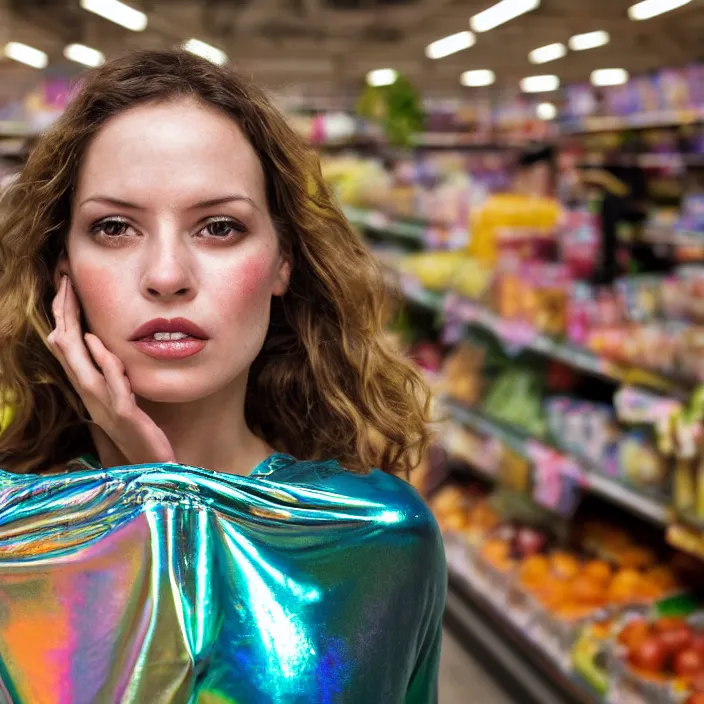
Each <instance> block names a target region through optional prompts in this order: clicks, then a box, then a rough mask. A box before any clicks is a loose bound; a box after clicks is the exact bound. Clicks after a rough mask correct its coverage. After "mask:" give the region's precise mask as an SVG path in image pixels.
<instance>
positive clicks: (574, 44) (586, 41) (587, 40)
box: [567, 30, 611, 51]
mask: <svg viewBox="0 0 704 704" xmlns="http://www.w3.org/2000/svg"><path fill="white" fill-rule="evenodd" d="M610 39H611V37H610V36H609V33H608V32H604V31H603V30H599V31H597V32H587V33H586V34H575V35H574V36H573V37H570V40H569V42H567V43H568V45H569V47H570V49H572V51H584V50H585V49H596V48H597V47H598V46H604V45H605V44H608V43H609V40H610Z"/></svg>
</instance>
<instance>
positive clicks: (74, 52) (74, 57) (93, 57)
mask: <svg viewBox="0 0 704 704" xmlns="http://www.w3.org/2000/svg"><path fill="white" fill-rule="evenodd" d="M64 56H65V57H66V58H67V59H68V60H69V61H75V62H76V63H78V64H83V65H84V66H91V67H92V68H96V67H97V66H102V65H103V64H104V63H105V55H104V54H103V52H102V51H98V50H97V49H91V48H90V47H89V46H86V45H85V44H69V45H68V46H67V47H65V48H64Z"/></svg>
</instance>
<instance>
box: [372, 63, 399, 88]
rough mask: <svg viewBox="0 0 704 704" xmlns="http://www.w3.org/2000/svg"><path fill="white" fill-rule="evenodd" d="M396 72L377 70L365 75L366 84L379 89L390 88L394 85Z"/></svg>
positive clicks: (389, 69) (383, 69)
mask: <svg viewBox="0 0 704 704" xmlns="http://www.w3.org/2000/svg"><path fill="white" fill-rule="evenodd" d="M397 78H398V71H396V70H395V69H393V68H377V69H374V70H373V71H370V72H369V73H368V74H367V83H368V84H369V85H370V86H374V87H375V88H379V87H380V86H390V85H392V84H393V83H396V79H397Z"/></svg>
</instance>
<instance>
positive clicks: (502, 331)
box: [495, 319, 537, 352]
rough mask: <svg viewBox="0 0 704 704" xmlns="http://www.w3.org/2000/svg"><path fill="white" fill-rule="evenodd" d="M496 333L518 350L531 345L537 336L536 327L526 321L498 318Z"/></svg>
mask: <svg viewBox="0 0 704 704" xmlns="http://www.w3.org/2000/svg"><path fill="white" fill-rule="evenodd" d="M495 329H496V334H497V335H498V336H499V337H500V338H501V340H502V341H503V342H504V343H505V344H506V345H508V347H509V349H512V350H514V351H516V352H518V351H520V350H522V349H523V348H524V347H527V346H528V345H530V344H531V343H532V342H533V341H534V340H535V338H536V336H537V333H536V331H535V328H533V327H531V326H530V325H527V324H526V323H521V322H516V321H512V320H502V319H500V320H498V321H497V322H496V325H495Z"/></svg>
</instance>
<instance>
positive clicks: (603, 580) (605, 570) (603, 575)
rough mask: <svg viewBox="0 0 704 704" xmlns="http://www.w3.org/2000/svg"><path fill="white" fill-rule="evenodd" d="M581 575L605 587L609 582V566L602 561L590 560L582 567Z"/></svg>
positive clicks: (610, 574)
mask: <svg viewBox="0 0 704 704" xmlns="http://www.w3.org/2000/svg"><path fill="white" fill-rule="evenodd" d="M583 573H584V575H585V576H587V577H589V578H591V579H593V580H595V581H596V582H599V583H600V584H603V585H606V584H608V583H609V582H610V581H611V576H612V573H611V566H610V565H609V563H608V562H604V560H590V561H589V562H587V564H586V565H584V569H583Z"/></svg>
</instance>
